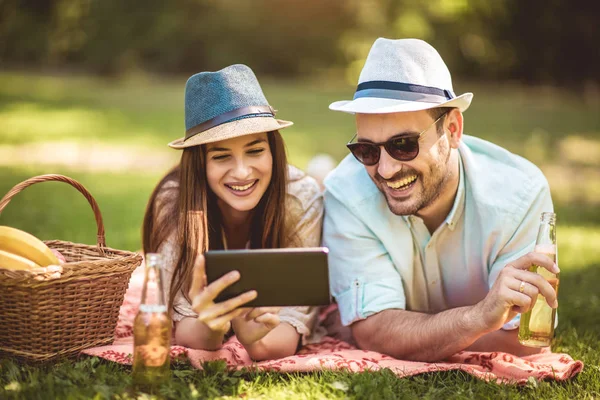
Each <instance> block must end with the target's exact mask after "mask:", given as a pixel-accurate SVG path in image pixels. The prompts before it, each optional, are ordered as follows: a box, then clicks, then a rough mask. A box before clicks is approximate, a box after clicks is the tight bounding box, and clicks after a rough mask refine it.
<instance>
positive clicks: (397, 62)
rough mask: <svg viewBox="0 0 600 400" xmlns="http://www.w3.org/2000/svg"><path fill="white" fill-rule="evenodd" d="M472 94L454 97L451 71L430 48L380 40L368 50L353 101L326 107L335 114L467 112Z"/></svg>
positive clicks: (415, 41) (404, 41) (406, 41)
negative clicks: (438, 109) (440, 109)
mask: <svg viewBox="0 0 600 400" xmlns="http://www.w3.org/2000/svg"><path fill="white" fill-rule="evenodd" d="M472 99H473V93H464V94H462V95H460V96H458V97H457V96H456V95H455V94H454V91H453V89H452V78H451V77H450V71H449V70H448V67H446V64H445V63H444V60H442V57H441V56H440V55H439V53H438V52H437V50H436V49H434V48H433V47H432V46H431V45H430V44H428V43H427V42H424V41H423V40H419V39H398V40H391V39H385V38H379V39H377V40H376V41H375V43H374V44H373V47H371V51H370V52H369V55H368V56H367V61H366V62H365V66H364V67H363V69H362V71H361V73H360V77H359V79H358V87H357V88H356V93H355V94H354V99H353V100H344V101H336V102H334V103H331V104H330V105H329V108H330V109H331V110H334V111H342V112H347V113H352V114H355V113H364V114H385V113H395V112H403V111H419V110H427V109H430V108H435V107H457V108H458V109H459V110H460V111H461V112H463V111H465V110H466V109H467V108H469V105H470V104H471V100H472Z"/></svg>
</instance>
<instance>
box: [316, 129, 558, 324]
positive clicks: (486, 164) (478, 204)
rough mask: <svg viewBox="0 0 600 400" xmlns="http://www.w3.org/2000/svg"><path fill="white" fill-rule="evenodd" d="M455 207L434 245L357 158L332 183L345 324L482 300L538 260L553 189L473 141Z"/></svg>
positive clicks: (338, 294)
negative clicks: (513, 265) (502, 277)
mask: <svg viewBox="0 0 600 400" xmlns="http://www.w3.org/2000/svg"><path fill="white" fill-rule="evenodd" d="M458 151H459V154H460V157H459V158H460V160H461V165H460V178H459V187H458V191H457V194H456V197H455V201H454V205H453V207H452V209H451V211H450V213H449V214H448V216H447V218H446V220H445V221H444V223H443V224H442V225H441V226H439V227H438V228H437V230H436V231H435V232H434V233H433V235H430V234H429V231H428V230H427V227H426V226H425V224H424V223H423V221H422V220H421V219H420V218H418V217H416V216H397V215H395V214H393V213H392V212H391V211H390V210H389V208H388V205H387V202H386V200H385V197H384V195H383V194H382V193H381V192H380V191H379V189H378V188H377V187H376V186H375V184H374V183H373V181H372V180H371V178H370V177H369V175H368V174H367V171H366V170H365V167H364V166H363V165H362V164H360V163H359V162H358V161H356V160H355V159H354V157H352V155H349V156H347V157H346V158H345V159H344V160H343V161H342V162H341V163H340V165H339V166H338V167H337V168H336V169H335V170H334V171H333V172H332V173H331V174H330V175H329V176H328V178H327V179H326V180H325V187H326V191H325V221H324V228H323V229H324V232H323V235H324V236H323V241H324V245H325V246H327V247H329V271H330V272H329V273H330V285H331V292H332V294H333V295H334V296H335V298H336V300H337V302H338V306H339V309H340V313H341V318H342V323H343V324H344V325H350V324H351V323H353V322H354V321H357V320H361V319H364V318H367V317H368V316H370V315H373V314H375V313H378V312H380V311H383V310H387V309H406V310H412V311H418V312H428V313H431V312H439V311H443V310H447V309H450V308H456V307H461V306H466V305H473V304H476V303H477V302H479V301H480V300H482V299H483V298H484V297H485V295H486V294H487V293H488V291H489V288H490V287H491V285H492V284H493V283H494V281H495V279H496V278H497V276H498V274H499V272H500V270H501V269H502V268H504V266H505V265H506V264H508V263H509V262H510V261H512V260H515V259H517V258H519V257H521V256H523V255H524V254H526V253H528V252H530V251H532V250H533V248H534V245H535V240H536V236H537V231H538V228H539V223H540V216H541V213H542V212H546V211H553V206H552V199H551V197H550V189H549V187H548V182H547V181H546V178H545V177H544V175H543V174H542V172H541V171H540V170H539V169H538V168H537V167H536V166H535V165H533V164H532V163H530V162H529V161H527V160H525V159H524V158H522V157H519V156H517V155H515V154H512V153H510V152H508V151H507V150H505V149H503V148H501V147H499V146H496V145H494V144H492V143H490V142H487V141H484V140H481V139H478V138H475V137H470V136H467V135H463V139H462V143H461V144H460V146H459V149H458Z"/></svg>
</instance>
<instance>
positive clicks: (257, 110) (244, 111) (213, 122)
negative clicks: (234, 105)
mask: <svg viewBox="0 0 600 400" xmlns="http://www.w3.org/2000/svg"><path fill="white" fill-rule="evenodd" d="M252 114H269V115H270V116H271V117H274V116H275V110H274V109H273V107H271V106H248V107H242V108H238V109H235V110H233V111H229V112H226V113H224V114H220V115H217V116H216V117H214V118H212V119H209V120H208V121H205V122H202V123H201V124H198V125H196V126H193V127H191V128H190V129H188V130H187V131H185V139H184V140H183V141H184V142H185V141H186V140H188V139H189V138H191V137H192V136H195V135H197V134H199V133H200V132H204V131H207V130H209V129H210V128H214V127H215V126H217V125H221V124H224V123H225V122H229V121H231V120H232V119H235V118H239V117H244V116H246V115H252Z"/></svg>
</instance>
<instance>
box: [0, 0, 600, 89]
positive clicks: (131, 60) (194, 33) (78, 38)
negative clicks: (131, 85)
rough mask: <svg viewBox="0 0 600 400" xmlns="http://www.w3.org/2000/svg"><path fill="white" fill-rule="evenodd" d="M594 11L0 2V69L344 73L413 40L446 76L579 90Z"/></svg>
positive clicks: (507, 4)
mask: <svg viewBox="0 0 600 400" xmlns="http://www.w3.org/2000/svg"><path fill="white" fill-rule="evenodd" d="M599 11H600V3H599V2H577V6H574V5H573V4H572V3H569V2H567V1H566V0H544V1H543V0H529V1H526V2H523V1H518V0H496V1H489V0H429V1H427V2H414V1H409V0H328V1H321V0H286V1H283V2H282V1H277V0H254V1H239V0H173V1H170V2H165V1H162V0H147V1H145V2H143V3H140V2H136V1H122V0H0V65H3V66H4V67H11V66H12V67H23V66H28V67H32V68H35V67H38V68H39V67H45V66H54V67H76V68H84V69H86V70H90V71H94V72H99V73H104V74H118V73H120V72H123V71H128V70H132V69H133V70H136V69H143V70H148V71H153V72H159V73H193V72H197V71H199V70H215V69H219V68H222V67H224V66H226V65H228V64H232V63H246V64H248V65H250V66H251V67H252V68H253V69H254V70H255V71H256V72H257V73H264V74H270V75H290V76H292V75H299V74H314V73H319V72H320V71H321V70H323V69H329V68H346V71H347V73H346V77H347V79H348V80H350V81H351V82H356V79H357V77H358V72H359V71H360V69H361V68H362V65H363V63H364V59H365V57H366V55H367V53H368V51H369V48H370V47H371V45H372V43H373V41H374V40H375V39H376V38H377V37H380V36H384V37H390V38H401V37H418V38H422V39H424V40H427V41H429V42H430V43H431V44H433V45H434V46H435V47H436V48H437V49H438V51H439V52H440V53H441V54H442V56H443V57H444V59H445V60H446V62H447V63H448V64H449V66H450V68H451V70H452V72H453V74H455V75H462V76H466V77H469V78H477V79H507V78H510V79H521V80H523V81H524V82H550V83H556V84H567V85H578V84H581V83H585V82H589V81H595V82H598V81H599V80H600V74H598V71H599V70H600V55H599V53H600V52H598V50H597V43H599V42H600V30H599V29H598V28H597V21H598V18H599V17H600V12H599Z"/></svg>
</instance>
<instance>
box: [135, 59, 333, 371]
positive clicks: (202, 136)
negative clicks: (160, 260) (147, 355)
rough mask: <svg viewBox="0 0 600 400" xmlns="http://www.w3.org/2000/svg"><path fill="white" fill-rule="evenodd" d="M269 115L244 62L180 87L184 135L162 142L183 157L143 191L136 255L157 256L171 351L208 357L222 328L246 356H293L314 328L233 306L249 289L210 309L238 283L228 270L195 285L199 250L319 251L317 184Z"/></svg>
mask: <svg viewBox="0 0 600 400" xmlns="http://www.w3.org/2000/svg"><path fill="white" fill-rule="evenodd" d="M274 114H275V112H274V110H273V108H271V106H270V105H269V104H268V102H267V100H266V99H265V97H264V95H263V93H262V90H261V88H260V85H259V83H258V81H257V80H256V77H255V76H254V73H253V72H252V70H251V69H250V68H248V67H247V66H245V65H233V66H230V67H227V68H224V69H223V70H221V71H218V72H202V73H199V74H196V75H194V76H192V77H191V78H190V79H189V80H188V82H187V84H186V93H185V122H186V129H187V130H186V135H185V137H184V138H181V139H178V140H176V141H174V142H172V143H170V144H169V146H170V147H172V148H175V149H181V150H183V154H182V156H181V162H180V164H179V165H178V166H177V167H175V168H174V169H173V170H172V171H170V172H169V173H168V174H167V175H166V176H165V177H164V178H163V179H162V180H161V182H160V183H159V184H158V185H157V187H156V188H155V190H154V192H153V193H152V195H151V197H150V201H149V203H148V207H147V210H146V215H145V218H144V227H143V242H144V252H146V253H148V252H160V253H162V254H163V255H164V256H165V258H166V259H167V262H166V265H165V268H164V270H165V274H164V286H165V293H168V299H169V309H170V310H171V311H172V318H173V321H174V323H175V342H176V343H177V344H180V345H183V346H186V347H191V348H197V349H206V350H215V349H218V348H220V347H221V345H222V343H223V340H224V338H225V337H227V336H228V335H229V334H231V329H232V330H233V333H235V334H236V336H237V338H238V340H239V341H240V343H241V344H242V345H244V347H245V348H246V349H247V351H248V353H249V354H250V356H251V357H252V358H253V359H255V360H264V359H272V358H280V357H286V356H288V355H292V354H294V353H295V352H296V350H297V348H298V345H299V341H300V339H301V338H302V337H303V336H304V337H305V336H308V335H310V333H311V330H312V328H313V326H314V323H315V321H316V318H317V312H318V310H317V309H316V308H314V307H312V308H309V307H286V308H282V309H281V310H278V309H275V308H264V307H263V308H254V309H247V308H244V307H241V306H243V305H244V304H245V303H247V302H249V301H251V300H252V299H254V298H255V297H256V292H254V291H251V292H247V293H244V294H241V295H240V296H238V297H236V298H234V299H231V300H228V301H225V302H222V303H214V301H213V300H214V299H215V297H216V296H217V295H218V293H220V292H221V291H222V290H223V289H224V288H225V287H227V286H229V285H230V284H232V283H233V282H235V281H236V280H238V279H239V273H237V272H235V271H234V272H232V273H229V274H227V275H225V276H224V277H222V278H220V279H219V280H217V281H215V282H213V283H211V284H210V285H208V286H206V283H205V280H206V278H205V274H204V257H203V256H202V254H203V253H204V252H205V251H206V250H209V249H211V250H212V249H243V248H252V249H259V248H282V247H315V246H319V245H320V241H321V223H322V222H321V219H322V215H323V204H322V198H321V195H320V190H319V186H318V184H317V183H316V181H314V179H312V178H310V177H308V176H306V175H305V174H303V173H302V172H300V171H299V170H298V169H296V168H294V167H292V166H288V164H287V159H286V153H285V148H284V143H283V139H282V137H281V135H280V134H279V130H280V129H283V128H286V127H288V126H290V125H292V123H291V122H288V121H282V120H277V119H275V118H274Z"/></svg>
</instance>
